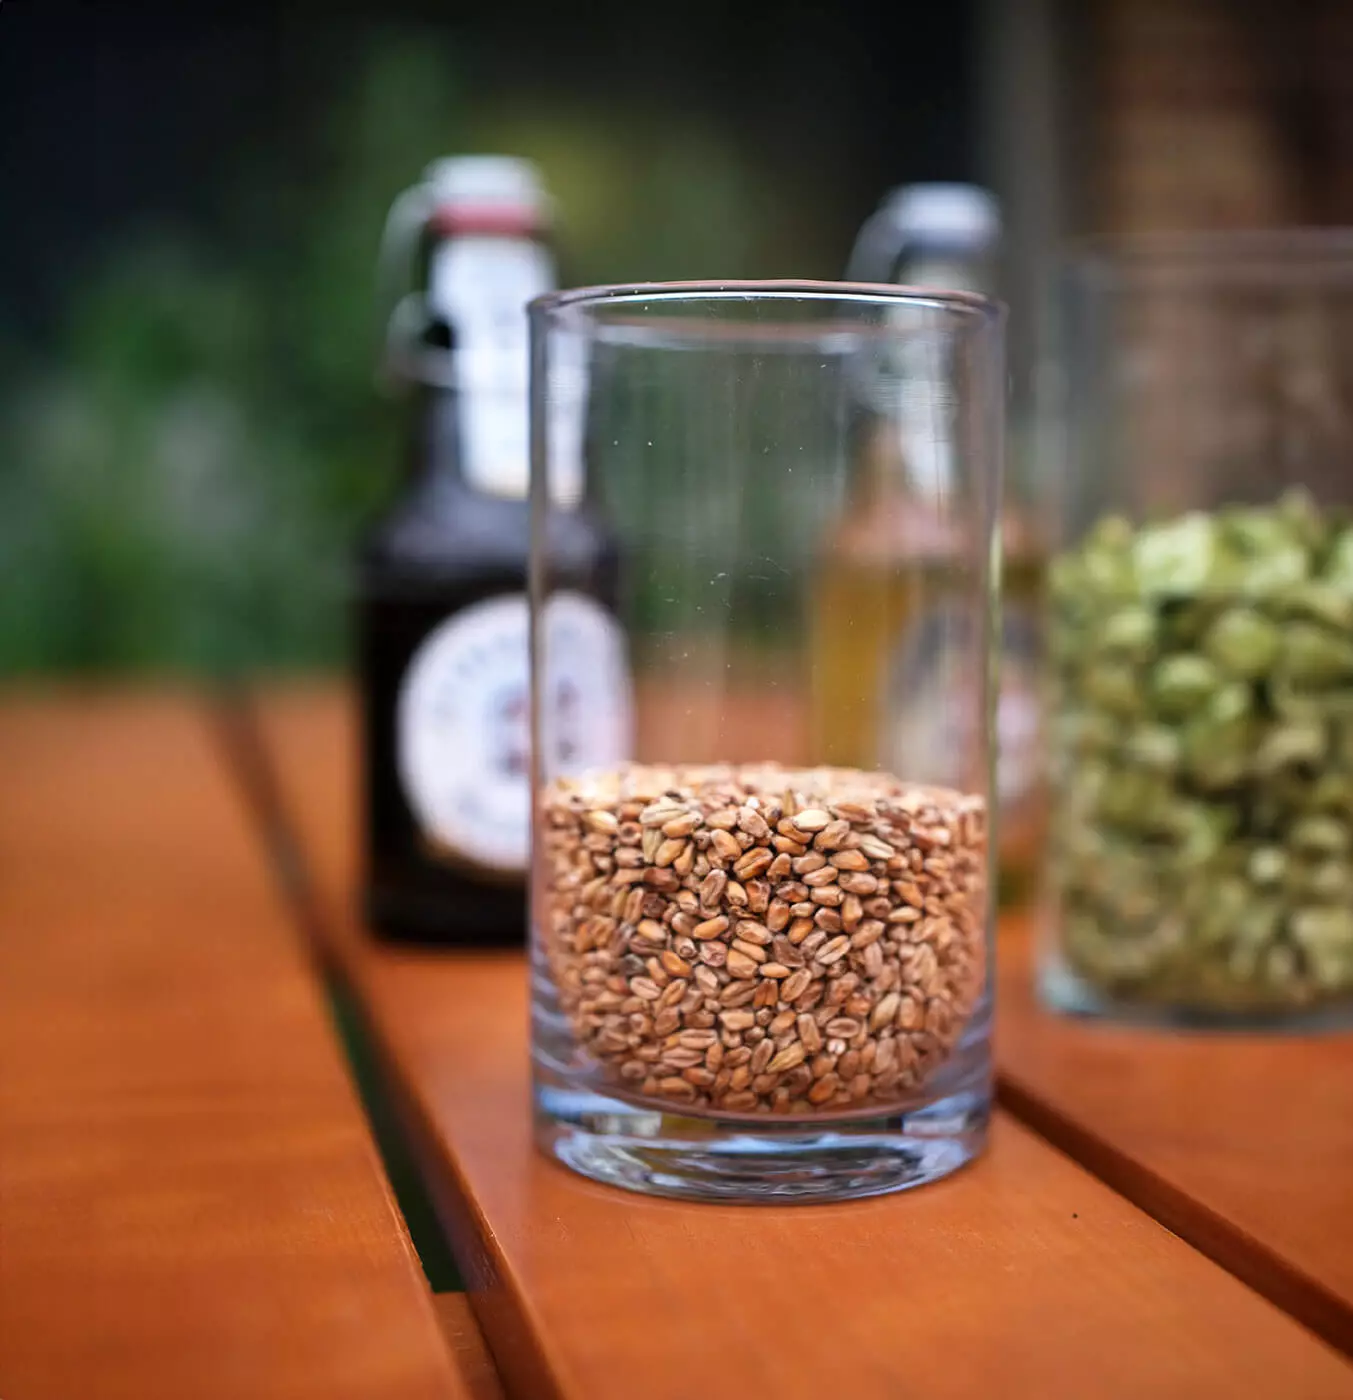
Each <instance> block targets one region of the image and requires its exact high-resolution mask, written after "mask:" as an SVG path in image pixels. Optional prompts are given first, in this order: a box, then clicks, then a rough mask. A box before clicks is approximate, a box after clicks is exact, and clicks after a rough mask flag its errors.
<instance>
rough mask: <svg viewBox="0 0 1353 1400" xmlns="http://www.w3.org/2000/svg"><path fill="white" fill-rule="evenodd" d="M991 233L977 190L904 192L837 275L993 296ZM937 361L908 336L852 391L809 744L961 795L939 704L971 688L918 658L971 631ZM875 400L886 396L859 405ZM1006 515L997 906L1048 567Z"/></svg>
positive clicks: (1035, 688)
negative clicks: (851, 430)
mask: <svg viewBox="0 0 1353 1400" xmlns="http://www.w3.org/2000/svg"><path fill="white" fill-rule="evenodd" d="M1000 233H1001V222H1000V211H999V208H998V207H997V204H996V201H995V199H994V198H993V197H992V196H991V195H990V194H989V193H988V192H987V191H985V190H983V189H981V188H979V187H977V186H973V185H961V184H929V185H909V186H904V187H902V188H900V189H897V190H894V191H893V192H892V193H891V194H889V195H888V197H887V198H886V199H885V200H884V201H883V203H882V205H881V206H880V208H879V209H878V211H877V212H876V213H875V214H874V215H873V216H872V217H871V218H870V219H869V220H867V221H866V223H865V224H864V226H863V228H862V229H861V230H860V234H859V237H858V239H857V240H856V244H855V248H854V250H853V252H852V254H851V258H850V263H849V265H848V268H847V273H846V276H847V278H848V280H850V281H855V282H897V283H903V284H905V285H907V286H911V287H933V288H938V289H947V290H957V291H971V292H978V293H982V294H984V295H992V294H994V292H995V290H996V286H995V283H996V269H997V261H998V254H999V246H1000ZM935 353H936V351H935V345H934V343H932V340H931V339H929V338H927V337H925V336H924V335H920V334H918V335H917V336H914V337H912V338H911V339H910V340H909V341H908V343H907V345H906V347H905V348H904V349H903V350H902V352H901V353H900V354H899V356H898V357H897V359H896V361H895V362H894V363H890V364H888V365H887V366H885V367H884V372H883V373H881V374H879V375H878V376H877V379H876V382H875V383H874V384H872V385H871V386H869V387H868V388H867V389H866V390H865V391H864V393H863V394H862V402H861V405H860V406H859V407H860V411H859V433H858V437H857V453H858V455H857V457H856V460H855V466H854V473H853V479H852V482H851V487H850V492H849V496H848V499H847V502H846V505H845V508H844V510H843V513H842V515H841V518H840V520H839V522H838V524H837V526H836V528H835V530H834V532H833V534H832V536H831V538H830V539H829V540H828V541H827V542H826V544H825V546H824V553H823V559H822V567H821V574H820V577H819V580H818V587H817V590H816V599H817V606H816V620H815V628H814V630H815V654H814V666H813V677H814V681H813V684H814V692H813V725H812V729H813V747H814V753H815V756H816V757H817V758H818V759H819V760H820V761H823V762H828V763H840V764H847V765H851V766H862V767H871V766H874V765H880V766H882V767H884V768H888V769H891V770H893V771H895V772H897V773H898V774H899V775H900V776H902V777H905V778H909V779H912V780H916V781H928V782H935V783H943V784H951V785H954V786H962V785H963V783H964V774H965V764H969V763H970V762H971V758H972V754H973V753H974V752H975V751H976V748H975V739H976V736H974V735H971V734H964V733H960V732H954V724H955V723H956V717H957V716H961V715H964V714H969V713H971V707H968V706H963V705H955V704H953V703H951V696H950V691H951V688H952V687H953V686H954V685H955V684H968V683H972V678H965V677H955V676H951V675H947V674H941V673H939V672H938V671H937V670H936V668H935V667H934V665H932V664H929V662H928V658H931V657H932V656H933V655H935V654H939V653H940V652H943V653H945V654H947V655H950V656H953V655H956V654H960V653H959V650H958V649H956V648H954V647H952V646H947V647H940V646H938V640H939V638H940V637H941V636H942V635H943V636H946V637H948V636H950V635H951V634H952V632H953V631H954V629H962V628H969V627H971V625H972V619H970V618H965V617H964V616H963V615H962V613H961V609H960V608H959V607H958V606H957V602H956V600H959V599H962V598H963V597H965V596H971V595H970V594H968V595H965V593H964V590H963V589H962V587H961V586H958V584H957V580H956V578H955V574H954V570H955V569H956V568H957V567H958V561H959V560H961V559H962V558H963V557H964V555H963V547H962V541H960V540H958V539H957V538H956V537H955V536H954V533H953V532H954V530H955V529H956V528H957V525H956V523H955V522H956V521H957V520H958V518H959V514H958V512H956V511H954V510H953V509H951V508H950V505H949V502H950V501H951V497H952V493H953V492H954V491H955V490H958V489H961V471H960V470H958V466H959V464H958V463H957V462H956V458H955V453H956V451H958V450H959V449H960V444H958V443H957V442H955V440H954V438H953V436H952V433H951V431H950V428H949V421H948V415H947V413H946V406H945V404H944V403H943V402H941V401H940V398H939V395H938V392H937V390H936V388H935V386H936V385H938V384H939V383H940V382H942V379H943V376H942V375H940V374H938V373H937V368H938V367H937V365H936V364H935V363H934V361H933V355H934V354H935ZM871 393H876V394H881V395H882V396H883V398H882V399H881V400H879V401H878V402H876V403H874V404H871V403H870V402H869V401H868V400H869V396H870V394H871ZM1006 506H1007V508H1006V512H1005V515H1004V517H1003V520H1002V527H1001V536H1002V552H1003V555H1004V560H1003V575H1004V603H1003V610H1002V626H1001V632H1000V639H1001V655H1000V659H999V661H1000V668H1001V685H1000V694H999V700H998V704H997V712H996V715H995V726H994V727H995V730H996V734H997V740H998V761H997V787H996V791H997V793H998V795H999V801H1000V811H999V814H998V817H999V824H998V828H997V829H998V832H999V836H1000V893H1001V896H1002V898H1003V899H1005V900H1007V901H1008V900H1014V899H1017V898H1020V897H1022V896H1023V895H1024V894H1026V893H1027V892H1028V887H1029V884H1030V881H1031V879H1032V876H1033V872H1034V871H1035V870H1036V868H1037V860H1038V844H1039V842H1040V840H1041V832H1042V819H1043V817H1042V813H1043V795H1042V790H1041V789H1042V758H1041V743H1040V733H1041V726H1040V715H1041V702H1040V696H1039V687H1040V680H1039V666H1040V647H1039V630H1040V629H1039V607H1040V595H1041V589H1042V576H1043V563H1044V561H1043V551H1042V549H1041V547H1040V546H1039V544H1038V542H1037V539H1036V534H1035V530H1034V522H1033V520H1032V519H1031V517H1030V514H1029V512H1028V510H1027V508H1026V503H1024V502H1023V501H1021V500H1019V499H1018V494H1017V493H1012V494H1008V496H1007V502H1006ZM973 635H974V636H975V635H976V633H975V631H974V633H973ZM977 660H978V659H977V658H976V656H975V655H974V657H973V662H974V664H977ZM861 677H865V678H866V679H865V681H864V684H863V685H862V684H861V682H860V678H861Z"/></svg>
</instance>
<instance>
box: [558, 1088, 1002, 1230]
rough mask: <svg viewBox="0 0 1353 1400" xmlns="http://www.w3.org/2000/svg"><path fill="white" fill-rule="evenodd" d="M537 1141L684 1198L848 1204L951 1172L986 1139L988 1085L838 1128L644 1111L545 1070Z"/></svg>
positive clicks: (621, 1182)
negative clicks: (843, 1202) (859, 1198)
mask: <svg viewBox="0 0 1353 1400" xmlns="http://www.w3.org/2000/svg"><path fill="white" fill-rule="evenodd" d="M534 1093H535V1114H536V1142H537V1144H538V1146H539V1147H540V1148H541V1150H542V1151H544V1152H546V1153H548V1154H549V1155H550V1156H552V1157H555V1158H557V1159H558V1160H559V1161H560V1162H562V1163H563V1164H564V1165H565V1166H567V1167H571V1168H572V1169H573V1170H574V1171H576V1172H580V1173H581V1174H582V1175H583V1176H588V1177H591V1178H592V1179H593V1180H594V1181H602V1182H606V1183H607V1184H608V1185H611V1186H623V1187H625V1188H626V1189H627V1190H630V1191H641V1192H644V1193H646V1194H648V1195H652V1196H675V1197H678V1198H680V1199H683V1200H695V1201H733V1202H743V1203H757V1202H767V1203H786V1202H794V1201H807V1202H822V1201H845V1200H851V1199H854V1198H856V1197H860V1196H878V1195H882V1194H883V1193H885V1192H889V1191H902V1190H905V1189H906V1188H908V1187H910V1186H920V1185H922V1184H923V1183H924V1182H927V1181H936V1180H938V1179H939V1178H940V1177H943V1176H948V1175H949V1173H950V1172H952V1171H956V1170H957V1169H958V1168H959V1167H961V1166H962V1165H963V1164H964V1163H965V1162H969V1161H971V1160H972V1159H973V1158H974V1157H975V1156H977V1154H978V1153H979V1152H981V1150H982V1148H983V1147H984V1146H985V1143H986V1136H987V1123H988V1119H989V1117H990V1111H991V1094H990V1088H989V1085H988V1084H987V1082H986V1078H985V1076H982V1082H981V1085H980V1087H974V1088H970V1089H966V1090H963V1091H960V1092H957V1093H951V1094H949V1095H948V1096H947V1097H945V1098H943V1099H938V1100H935V1101H932V1102H929V1103H926V1104H925V1105H923V1106H922V1107H919V1108H914V1109H909V1110H907V1111H906V1112H898V1113H895V1114H890V1115H886V1116H882V1117H872V1118H856V1119H851V1120H847V1121H837V1122H829V1123H823V1122H804V1121H802V1120H793V1121H784V1122H774V1121H771V1120H770V1119H769V1118H766V1117H758V1118H756V1119H753V1120H735V1121H729V1120H715V1119H710V1118H693V1117H687V1116H682V1115H680V1114H676V1113H664V1112H659V1111H655V1110H653V1109H649V1108H637V1107H635V1106H633V1105H631V1104H627V1103H624V1102H622V1101H620V1100H618V1099H614V1098H609V1097H606V1096H603V1095H601V1094H597V1093H593V1092H590V1091H587V1090H579V1089H576V1088H572V1087H570V1086H568V1085H566V1084H564V1083H561V1082H558V1081H557V1080H555V1077H554V1076H553V1075H551V1074H550V1073H549V1071H548V1070H545V1071H542V1070H540V1069H539V1068H537V1074H536V1083H535V1089H534Z"/></svg>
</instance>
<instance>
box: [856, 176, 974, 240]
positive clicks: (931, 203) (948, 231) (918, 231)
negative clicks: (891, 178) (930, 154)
mask: <svg viewBox="0 0 1353 1400" xmlns="http://www.w3.org/2000/svg"><path fill="white" fill-rule="evenodd" d="M883 207H884V209H885V211H886V213H887V217H888V219H889V220H890V222H891V223H892V225H893V227H894V228H896V229H897V231H898V233H899V234H901V235H902V236H903V237H904V238H905V239H906V240H908V241H909V242H910V241H917V242H926V243H943V244H945V245H947V246H951V247H964V248H980V247H985V246H987V245H989V244H992V243H995V242H996V241H997V240H998V239H999V238H1000V236H1001V208H1000V205H999V204H998V203H997V201H996V198H995V196H994V195H993V194H991V192H990V191H989V190H984V189H983V188H982V187H981V186H980V185H964V184H954V183H935V184H923V185H903V186H901V187H900V188H898V189H895V190H893V191H892V193H891V194H889V195H888V197H887V198H886V199H885V200H884V202H883Z"/></svg>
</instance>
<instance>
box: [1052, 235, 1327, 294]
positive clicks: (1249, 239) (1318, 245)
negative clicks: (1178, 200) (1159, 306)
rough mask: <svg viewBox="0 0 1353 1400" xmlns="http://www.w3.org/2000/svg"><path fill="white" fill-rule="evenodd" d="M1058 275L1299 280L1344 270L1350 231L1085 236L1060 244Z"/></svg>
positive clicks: (1222, 279)
mask: <svg viewBox="0 0 1353 1400" xmlns="http://www.w3.org/2000/svg"><path fill="white" fill-rule="evenodd" d="M1061 262H1062V267H1063V271H1064V272H1067V273H1070V274H1072V275H1075V276H1079V277H1084V278H1087V279H1089V278H1094V279H1104V280H1112V279H1114V278H1115V277H1125V276H1128V277H1132V276H1138V277H1139V276H1153V277H1161V278H1170V277H1175V276H1181V277H1188V278H1190V279H1196V280H1199V281H1205V282H1209V283H1212V282H1224V281H1226V280H1228V279H1229V278H1234V277H1239V276H1245V277H1254V278H1260V279H1262V278H1271V279H1272V280H1274V281H1281V280H1282V279H1283V278H1285V277H1299V276H1301V275H1303V274H1307V273H1311V272H1321V273H1329V272H1330V271H1331V270H1337V271H1342V270H1343V269H1345V268H1346V269H1347V270H1348V272H1349V273H1350V275H1353V227H1349V226H1330V227H1326V228H1318V227H1312V226H1307V227H1300V228H1289V229H1284V228H1252V229H1210V230H1198V231H1192V232H1190V231H1168V232H1167V231H1160V232H1139V233H1130V234H1091V235H1088V236H1086V237H1082V238H1077V239H1073V240H1071V241H1070V242H1068V243H1067V244H1066V247H1065V250H1064V253H1063V255H1062V258H1061Z"/></svg>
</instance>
